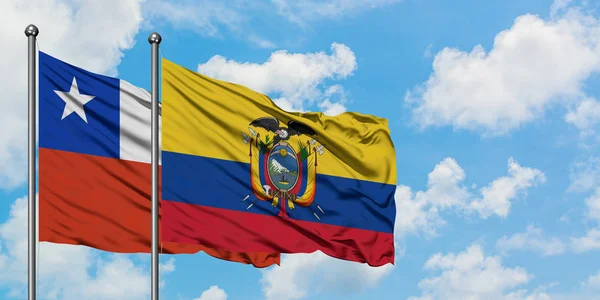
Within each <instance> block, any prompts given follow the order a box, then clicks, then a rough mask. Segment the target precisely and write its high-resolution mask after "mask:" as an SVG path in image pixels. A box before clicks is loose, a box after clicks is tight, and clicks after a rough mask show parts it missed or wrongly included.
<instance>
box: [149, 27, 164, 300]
mask: <svg viewBox="0 0 600 300" xmlns="http://www.w3.org/2000/svg"><path fill="white" fill-rule="evenodd" d="M161 40H162V38H161V37H160V34H158V33H156V32H154V33H152V34H150V36H149V37H148V42H149V43H150V45H151V46H152V58H151V60H152V72H151V73H152V77H151V82H152V160H151V161H152V300H158V282H159V281H158V279H159V276H158V242H159V241H158V155H159V153H160V148H159V145H158V129H159V128H158V45H159V44H160V42H161Z"/></svg>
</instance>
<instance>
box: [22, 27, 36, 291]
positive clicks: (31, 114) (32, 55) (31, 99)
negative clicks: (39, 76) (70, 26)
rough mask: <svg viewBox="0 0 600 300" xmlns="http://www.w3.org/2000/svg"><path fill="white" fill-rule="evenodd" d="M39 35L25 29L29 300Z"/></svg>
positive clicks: (32, 266)
mask: <svg viewBox="0 0 600 300" xmlns="http://www.w3.org/2000/svg"><path fill="white" fill-rule="evenodd" d="M38 33H39V30H38V28H37V27H36V26H35V25H33V24H31V25H29V26H27V27H26V28H25V36H27V42H28V45H27V48H28V53H27V64H28V68H27V72H28V74H27V85H28V88H27V91H28V97H27V99H28V102H27V103H28V104H27V109H28V123H29V125H28V126H27V127H28V128H27V132H28V136H29V139H28V143H27V150H28V155H27V164H28V165H27V167H28V173H29V174H28V175H29V182H28V190H27V191H28V195H27V196H28V200H29V214H28V224H29V225H28V227H29V228H28V229H29V230H28V234H27V237H28V259H27V265H28V294H29V300H35V299H36V275H37V274H36V268H35V267H36V265H37V262H36V256H35V255H36V242H37V235H36V233H37V222H36V215H37V214H36V209H37V207H36V203H35V194H36V192H35V190H36V189H35V184H36V176H35V175H36V174H35V149H36V147H35V137H36V127H37V118H36V101H35V100H36V87H37V85H36V67H37V66H36V63H37V62H36V49H35V40H36V38H37V35H38Z"/></svg>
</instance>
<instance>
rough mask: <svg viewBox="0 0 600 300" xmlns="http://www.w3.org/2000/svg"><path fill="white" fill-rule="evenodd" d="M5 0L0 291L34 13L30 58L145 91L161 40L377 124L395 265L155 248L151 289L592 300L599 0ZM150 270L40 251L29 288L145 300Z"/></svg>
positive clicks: (194, 293)
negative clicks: (172, 252) (383, 141)
mask: <svg viewBox="0 0 600 300" xmlns="http://www.w3.org/2000/svg"><path fill="white" fill-rule="evenodd" d="M20 2H21V1H17V0H9V1H3V3H2V4H0V25H2V28H4V30H3V31H2V32H0V35H1V36H2V39H3V40H4V41H7V42H8V44H7V45H9V46H5V47H2V48H3V49H0V54H2V57H5V59H3V61H2V63H1V64H2V70H4V71H2V72H0V76H1V77H0V79H1V80H0V87H1V88H2V90H3V91H4V92H5V96H4V97H3V99H0V101H1V103H2V105H3V107H5V109H3V110H2V112H1V114H2V118H0V119H1V120H0V126H2V127H3V128H5V129H6V130H3V133H2V135H0V201H1V202H0V203H1V204H0V270H7V271H2V272H0V298H2V299H13V298H14V299H22V298H24V295H25V294H24V292H25V288H26V276H25V274H26V273H25V271H26V264H25V263H26V256H24V255H23V254H24V253H23V252H22V251H23V249H25V248H22V247H24V245H25V244H23V243H24V241H25V239H24V234H25V232H26V227H25V224H26V223H25V220H26V215H23V213H24V212H25V210H24V209H26V206H24V205H25V203H24V202H23V201H16V199H17V198H20V197H24V196H25V195H26V184H25V183H26V182H25V174H26V172H25V170H26V169H25V162H26V160H25V155H24V153H25V152H23V151H25V149H26V140H25V139H24V137H25V132H26V127H25V124H24V123H23V122H24V120H25V117H26V114H25V110H26V105H25V102H24V101H25V99H26V92H25V87H26V81H25V79H26V75H25V74H26V56H25V52H24V50H25V49H26V48H25V45H26V44H25V43H26V39H25V36H24V35H23V29H24V28H25V26H26V25H27V24H29V23H35V24H36V25H37V26H38V27H39V28H40V36H39V47H40V49H41V50H42V51H45V52H47V53H49V54H51V55H53V56H56V57H58V58H60V59H63V60H66V61H68V62H70V63H73V64H76V65H78V66H81V67H83V68H86V69H88V70H90V71H94V72H99V73H102V74H106V75H113V76H118V77H119V78H121V79H124V80H127V81H129V82H131V83H133V84H135V85H137V86H140V87H142V88H146V89H149V88H150V75H149V71H150V65H149V62H150V47H149V45H148V42H147V38H148V35H149V34H150V33H151V32H153V31H157V32H159V33H160V34H161V35H162V37H163V42H162V44H161V46H160V47H161V54H162V56H163V57H165V58H167V59H169V60H172V61H174V62H176V63H178V64H181V65H183V66H185V67H187V68H190V69H192V70H198V71H200V72H202V73H205V74H207V75H209V76H213V77H216V78H220V79H225V80H229V81H235V82H238V83H241V84H245V85H247V86H249V87H251V88H253V89H256V90H258V91H261V92H264V93H267V94H268V95H269V96H271V98H273V99H275V101H276V102H277V103H278V104H279V105H280V106H281V107H282V108H285V109H289V110H304V111H325V112H327V113H328V114H337V113H340V112H342V111H358V112H362V113H368V114H374V115H377V116H380V117H385V118H387V119H388V120H389V124H390V128H391V132H392V138H393V141H394V144H395V147H396V156H397V157H396V160H397V169H398V176H397V177H398V189H397V193H396V202H397V205H398V213H397V215H398V216H397V220H396V223H397V224H396V231H395V235H396V243H397V246H398V247H397V263H396V265H395V266H394V267H391V266H385V267H381V268H369V267H366V266H363V265H360V264H357V263H350V262H343V261H339V260H335V259H331V258H327V257H325V256H323V255H322V254H320V253H316V254H307V255H289V256H284V257H283V259H282V266H281V267H274V268H268V269H265V270H258V269H253V268H252V267H249V266H246V265H240V264H235V263H230V262H224V261H220V260H217V259H214V258H211V257H208V256H207V255H205V254H201V253H200V254H195V255H179V256H175V257H173V256H171V257H162V258H161V261H162V263H163V271H164V272H163V273H162V274H163V277H162V279H163V281H164V286H163V288H162V290H161V294H162V295H163V298H164V299H202V300H208V299H213V300H221V299H467V298H468V299H594V298H595V297H599V298H600V256H599V255H598V253H599V251H600V189H599V188H598V187H600V131H599V130H600V102H599V100H598V99H599V97H600V88H598V87H599V86H600V85H599V84H598V83H599V82H600V77H599V74H600V10H599V8H600V5H598V4H597V3H594V1H568V0H557V1H549V0H548V1H542V0H531V1H516V0H511V1H496V0H490V1H440V0H404V1H395V0H376V1H365V0H347V1H341V0H326V1H315V0H310V1H302V4H297V3H296V2H295V1H289V0H272V1H255V2H256V3H247V2H249V1H241V0H233V1H231V2H228V4H227V5H225V4H220V2H219V1H211V0H205V1H201V3H195V2H193V1H183V0H182V1H169V2H167V1H163V0H148V1H140V0H131V1H118V0H109V1H106V2H103V3H102V4H99V3H94V2H93V1H78V2H75V3H74V2H72V1H63V0H55V1H52V2H46V1H41V0H39V1H28V3H32V4H28V5H29V6H26V5H21V4H19V5H17V4H18V3H20ZM38 2H39V3H38ZM42 2H44V3H46V4H45V5H41V3H42ZM253 2H254V1H253ZM300 2H301V1H298V3H300ZM6 70H12V71H11V72H8V71H6ZM18 99H22V101H20V100H18ZM11 211H12V213H11ZM148 262H149V258H148V256H144V255H112V254H108V253H102V252H100V251H95V250H92V249H88V248H85V247H71V246H63V245H45V244H44V245H42V247H41V250H40V267H39V268H40V281H39V282H40V291H41V295H42V296H43V299H51V298H56V299H81V297H82V295H85V297H86V298H87V299H149V294H148V292H149V290H148V288H149V284H150V280H149V279H150V277H149V272H150V268H149V264H148ZM124 282H127V284H124ZM109 286H113V287H114V288H112V289H110V288H107V287H109ZM84 291H85V294H84ZM411 297H415V298H411Z"/></svg>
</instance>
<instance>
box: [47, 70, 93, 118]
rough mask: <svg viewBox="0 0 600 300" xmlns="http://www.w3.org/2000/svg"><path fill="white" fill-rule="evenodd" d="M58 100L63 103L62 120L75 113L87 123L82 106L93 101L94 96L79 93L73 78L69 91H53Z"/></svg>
mask: <svg viewBox="0 0 600 300" xmlns="http://www.w3.org/2000/svg"><path fill="white" fill-rule="evenodd" d="M54 92H55V93H56V94H57V95H58V96H59V97H60V99H62V100H63V101H65V109H64V110H63V114H62V118H60V119H61V120H63V119H64V118H66V117H67V116H68V115H70V114H71V113H73V112H75V113H76V114H77V115H79V117H80V118H81V119H82V120H83V121H84V122H86V123H87V117H86V115H85V110H84V109H83V106H84V105H85V104H87V103H88V102H90V100H92V99H94V98H95V97H96V96H90V95H83V94H80V93H79V87H77V80H75V77H73V82H72V83H71V89H70V90H69V91H68V92H63V91H54Z"/></svg>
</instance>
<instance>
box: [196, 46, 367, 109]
mask: <svg viewBox="0 0 600 300" xmlns="http://www.w3.org/2000/svg"><path fill="white" fill-rule="evenodd" d="M331 52H332V53H331V54H330V55H328V54H326V53H324V52H317V53H306V54H302V53H289V52H287V51H275V52H273V53H272V54H271V56H270V57H269V59H268V60H267V61H266V62H264V63H262V64H259V63H247V62H246V63H240V62H236V61H234V60H228V59H226V58H225V57H222V56H220V55H215V56H213V57H212V58H211V59H209V60H208V61H207V62H206V63H203V64H199V65H198V72H200V73H202V74H205V75H207V76H210V77H213V78H217V79H221V80H225V81H229V82H234V83H237V84H241V85H245V86H247V87H249V88H250V89H253V90H255V91H258V92H261V93H264V94H269V95H277V96H278V97H279V99H275V100H274V101H275V102H276V103H277V105H279V106H280V107H282V108H283V109H286V110H300V111H302V110H304V109H305V107H308V106H310V105H312V104H314V103H315V100H316V99H321V100H323V103H326V104H321V105H324V106H325V108H326V109H331V112H333V113H336V112H339V111H342V109H341V107H339V106H336V104H340V105H343V102H341V101H338V102H331V100H330V101H329V102H324V101H326V100H327V99H330V98H331V96H334V95H336V94H339V93H340V92H341V93H343V89H341V90H340V88H339V87H338V88H335V86H332V87H328V89H327V90H326V91H325V92H323V91H322V88H324V85H325V84H324V81H325V80H331V79H333V80H338V79H344V78H346V77H348V76H350V75H352V73H353V72H354V70H356V68H357V65H356V57H355V56H354V53H353V52H352V50H350V48H348V47H347V46H346V45H343V44H338V43H333V44H332V45H331ZM332 88H333V90H332ZM323 98H325V99H323ZM342 98H343V97H342Z"/></svg>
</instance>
